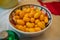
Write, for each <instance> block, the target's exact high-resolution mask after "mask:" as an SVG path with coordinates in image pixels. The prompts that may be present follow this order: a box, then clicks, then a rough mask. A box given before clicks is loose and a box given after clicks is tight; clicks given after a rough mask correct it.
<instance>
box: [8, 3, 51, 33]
mask: <svg viewBox="0 0 60 40" xmlns="http://www.w3.org/2000/svg"><path fill="white" fill-rule="evenodd" d="M27 5H33V6H38V7H42V8H44V9H46V10H47V11H48V12H49V14H50V16H51V20H50V24H49V25H48V26H47V27H46V28H44V29H43V30H41V31H38V32H23V31H21V30H18V29H16V28H15V27H13V25H12V24H11V22H10V20H8V21H9V24H10V27H11V28H13V29H14V30H16V31H17V32H20V33H23V34H36V33H41V32H44V31H45V30H47V29H48V28H49V27H50V25H51V24H52V14H51V12H50V11H49V10H48V8H46V7H44V6H41V5H40V6H39V5H36V4H25V5H19V6H17V7H15V8H13V9H12V10H11V12H10V14H11V13H12V12H13V11H14V10H15V9H17V8H18V7H20V6H27ZM10 14H9V16H10ZM8 19H9V18H8Z"/></svg>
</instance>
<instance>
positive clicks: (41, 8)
mask: <svg viewBox="0 0 60 40" xmlns="http://www.w3.org/2000/svg"><path fill="white" fill-rule="evenodd" d="M24 6H29V7H31V6H34V8H39V9H40V10H43V11H44V12H45V13H46V14H47V16H48V20H49V22H48V23H47V25H46V27H48V26H49V24H50V23H51V20H52V17H51V13H50V11H49V10H48V9H47V8H45V7H43V6H38V5H33V4H27V5H22V6H19V7H17V8H15V9H14V10H13V11H12V12H11V13H10V15H9V21H10V23H11V22H12V23H11V25H12V26H14V21H13V20H12V18H11V15H12V13H13V12H15V10H16V9H21V10H22V7H24ZM43 30H44V29H43Z"/></svg>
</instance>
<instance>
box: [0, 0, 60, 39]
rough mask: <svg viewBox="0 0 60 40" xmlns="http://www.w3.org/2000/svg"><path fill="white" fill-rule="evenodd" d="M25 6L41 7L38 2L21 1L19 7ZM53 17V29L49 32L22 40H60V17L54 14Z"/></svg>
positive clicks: (32, 0)
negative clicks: (34, 5)
mask: <svg viewBox="0 0 60 40" xmlns="http://www.w3.org/2000/svg"><path fill="white" fill-rule="evenodd" d="M24 4H36V5H40V4H39V3H38V2H37V0H21V2H20V3H19V5H24ZM9 11H10V10H9ZM52 17H53V20H52V25H51V27H50V28H49V29H48V30H46V31H45V32H44V33H43V34H41V35H39V36H38V37H33V38H27V39H26V38H24V39H21V40H60V16H56V15H53V14H52ZM0 18H1V16H0ZM0 26H1V24H0ZM0 29H1V27H0Z"/></svg>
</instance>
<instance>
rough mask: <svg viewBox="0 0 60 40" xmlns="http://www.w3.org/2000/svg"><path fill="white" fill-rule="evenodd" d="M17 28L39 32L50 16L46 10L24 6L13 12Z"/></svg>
mask: <svg viewBox="0 0 60 40" xmlns="http://www.w3.org/2000/svg"><path fill="white" fill-rule="evenodd" d="M12 19H13V21H14V23H15V28H16V29H18V30H21V31H24V32H38V31H41V30H43V29H44V28H45V27H46V24H47V23H48V16H47V15H46V14H45V13H44V11H42V10H40V9H39V8H34V7H28V6H27V7H22V9H16V10H15V11H14V12H13V13H12Z"/></svg>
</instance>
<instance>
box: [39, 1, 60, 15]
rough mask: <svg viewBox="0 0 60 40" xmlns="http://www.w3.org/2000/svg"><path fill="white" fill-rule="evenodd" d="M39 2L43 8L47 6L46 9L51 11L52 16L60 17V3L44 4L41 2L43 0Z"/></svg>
mask: <svg viewBox="0 0 60 40" xmlns="http://www.w3.org/2000/svg"><path fill="white" fill-rule="evenodd" d="M38 2H39V3H40V4H41V5H42V6H44V5H46V6H45V7H47V8H48V9H49V10H50V11H51V13H52V14H55V15H60V2H48V3H43V2H41V0H38Z"/></svg>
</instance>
